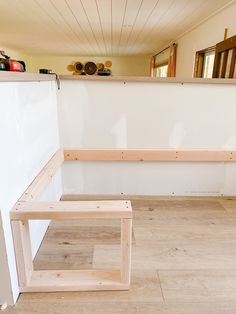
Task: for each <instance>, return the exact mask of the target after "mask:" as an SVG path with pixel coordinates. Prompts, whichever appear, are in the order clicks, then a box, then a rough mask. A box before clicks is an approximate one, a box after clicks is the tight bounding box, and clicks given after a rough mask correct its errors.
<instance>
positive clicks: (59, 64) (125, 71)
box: [31, 55, 151, 76]
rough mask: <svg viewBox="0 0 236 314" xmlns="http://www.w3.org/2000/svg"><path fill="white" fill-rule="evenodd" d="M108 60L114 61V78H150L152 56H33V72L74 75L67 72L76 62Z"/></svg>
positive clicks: (112, 68) (101, 61) (102, 61)
mask: <svg viewBox="0 0 236 314" xmlns="http://www.w3.org/2000/svg"><path fill="white" fill-rule="evenodd" d="M106 60H111V61H112V67H111V71H112V75H113V76H122V75H123V76H149V75H150V60H151V56H145V55H144V56H132V57H94V56H90V57H89V56H88V57H85V56H47V55H45V56H37V55H36V56H32V58H31V61H32V71H33V72H36V73H37V72H38V71H39V69H40V68H46V69H52V70H53V71H54V72H56V73H58V74H72V72H69V71H68V70H67V66H68V65H69V64H71V63H74V62H78V61H79V62H82V63H83V64H85V63H86V62H88V61H93V62H95V63H104V62H105V61H106Z"/></svg>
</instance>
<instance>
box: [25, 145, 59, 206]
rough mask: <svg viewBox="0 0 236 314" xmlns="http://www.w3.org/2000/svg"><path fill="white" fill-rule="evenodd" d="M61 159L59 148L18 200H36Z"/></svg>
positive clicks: (57, 167)
mask: <svg viewBox="0 0 236 314" xmlns="http://www.w3.org/2000/svg"><path fill="white" fill-rule="evenodd" d="M63 161H64V155H63V150H61V149H59V150H58V151H57V152H56V153H55V154H54V155H53V157H52V158H51V159H50V160H49V162H48V163H47V164H46V165H45V166H44V168H43V169H42V170H41V171H40V173H39V174H38V175H37V176H36V178H35V179H34V180H33V182H32V183H31V184H30V186H29V187H28V188H27V190H26V191H25V192H24V193H23V195H22V196H21V198H20V199H19V201H20V202H26V201H34V200H37V199H38V198H39V196H40V195H41V193H42V192H43V191H44V190H45V188H46V186H47V185H48V184H49V183H50V181H51V179H52V178H53V176H54V175H55V173H56V172H57V170H58V169H59V167H60V166H61V164H62V163H63Z"/></svg>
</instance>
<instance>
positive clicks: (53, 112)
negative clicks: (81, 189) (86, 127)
mask: <svg viewBox="0 0 236 314" xmlns="http://www.w3.org/2000/svg"><path fill="white" fill-rule="evenodd" d="M0 95H1V102H0V128H1V132H0V143H1V145H0V156H1V164H0V191H1V194H0V209H1V214H2V220H3V230H4V234H5V239H6V251H7V259H8V261H7V262H8V265H5V266H6V267H9V270H10V277H11V288H12V291H9V293H8V298H7V299H6V297H5V296H2V295H0V304H1V303H5V302H7V303H12V302H14V301H15V300H16V298H17V296H18V293H19V290H18V282H17V273H16V268H15V257H14V249H13V242H12V234H11V227H10V219H9V211H10V209H11V208H12V206H13V205H14V204H15V202H16V201H17V200H18V199H19V197H20V196H21V195H22V193H23V192H24V191H25V189H26V188H27V187H28V185H29V184H30V183H31V181H32V180H33V179H34V177H35V176H36V175H37V174H38V172H39V171H40V170H41V169H42V167H43V166H44V165H45V164H46V163H47V161H48V160H49V159H50V158H51V157H52V155H53V154H54V153H55V151H56V150H57V149H58V148H59V136H58V121H57V99H56V86H55V82H50V81H49V82H18V83H17V82H15V83H12V82H6V83H0ZM60 196H61V178H60V174H58V175H57V176H56V177H55V179H54V181H53V182H52V184H51V185H50V186H49V188H48V190H47V191H46V192H45V194H44V195H43V199H44V200H46V199H47V200H58V198H59V197H60ZM47 225H48V224H47V222H44V223H42V222H34V224H33V225H32V224H31V236H32V237H31V239H32V249H33V254H35V253H36V251H37V249H38V247H39V244H40V242H41V240H42V237H43V235H44V233H45V230H46V228H47ZM0 254H3V252H0ZM2 271H3V268H2V267H1V268H0V278H1V280H0V285H1V286H2V287H3V288H4V287H7V286H8V285H7V283H6V282H5V281H6V280H7V279H5V281H4V280H2V278H4V277H2V275H1V272H2ZM8 280H9V277H8ZM0 291H1V289H0ZM11 296H13V299H12V297H11ZM3 297H4V299H3Z"/></svg>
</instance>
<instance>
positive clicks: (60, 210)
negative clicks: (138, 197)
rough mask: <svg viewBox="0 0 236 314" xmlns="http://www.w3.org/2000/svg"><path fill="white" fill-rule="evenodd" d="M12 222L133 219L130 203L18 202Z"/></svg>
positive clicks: (12, 212) (12, 213)
mask: <svg viewBox="0 0 236 314" xmlns="http://www.w3.org/2000/svg"><path fill="white" fill-rule="evenodd" d="M10 215H11V219H12V220H22V221H23V220H41V219H42V220H43V219H78V218H107V219H114V218H132V207H131V203H130V201H63V202H17V204H16V206H15V210H14V211H11V213H10Z"/></svg>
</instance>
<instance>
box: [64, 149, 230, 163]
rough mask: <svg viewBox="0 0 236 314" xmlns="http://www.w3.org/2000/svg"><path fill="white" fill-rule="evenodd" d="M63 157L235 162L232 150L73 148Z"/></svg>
mask: <svg viewBox="0 0 236 314" xmlns="http://www.w3.org/2000/svg"><path fill="white" fill-rule="evenodd" d="M64 159H65V160H67V161H69V160H80V161H179V162H235V161H236V151H232V150H160V149H155V150H141V149H139V150H133V149H128V150H127V149H123V150H120V149H117V150H110V149H103V150H98V149H75V150H67V149H66V150H64Z"/></svg>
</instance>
